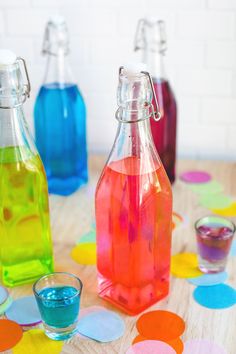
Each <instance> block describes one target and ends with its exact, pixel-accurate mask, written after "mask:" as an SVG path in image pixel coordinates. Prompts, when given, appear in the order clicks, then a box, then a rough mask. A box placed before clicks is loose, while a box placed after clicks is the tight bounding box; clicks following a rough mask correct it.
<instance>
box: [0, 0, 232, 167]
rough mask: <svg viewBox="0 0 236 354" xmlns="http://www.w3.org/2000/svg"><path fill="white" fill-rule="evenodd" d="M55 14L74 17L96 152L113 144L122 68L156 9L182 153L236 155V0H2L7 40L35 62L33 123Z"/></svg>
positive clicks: (78, 73) (76, 63)
mask: <svg viewBox="0 0 236 354" xmlns="http://www.w3.org/2000/svg"><path fill="white" fill-rule="evenodd" d="M55 13H60V14H62V15H63V16H65V18H66V20H67V23H68V27H69V31H70V36H71V57H70V59H71V60H70V61H71V66H72V69H73V72H74V77H75V80H76V82H77V83H78V85H79V87H80V89H81V91H82V93H83V96H84V98H85V101H86V104H87V110H88V117H87V127H88V132H87V133H88V134H87V135H88V145H89V151H90V152H108V151H109V150H110V148H111V145H112V142H113V140H114V135H115V132H116V127H117V123H116V120H115V118H114V112H115V109H116V87H117V79H118V67H119V66H120V65H122V64H123V63H124V62H128V61H130V60H131V59H133V55H134V54H133V41H134V34H135V29H136V24H137V20H138V19H139V18H141V17H144V16H147V15H151V16H155V17H157V18H158V19H163V20H165V21H166V25H167V31H168V33H167V34H168V47H169V50H168V53H167V55H168V58H167V62H168V67H167V72H168V73H169V78H170V82H171V84H172V87H173V88H174V90H175V94H176V97H177V100H178V109H179V115H178V119H179V121H178V154H179V156H181V157H194V158H214V159H232V160H234V159H236V0H146V1H145V0H136V1H134V0H0V46H1V47H6V48H9V49H12V50H14V51H15V52H16V54H17V55H20V56H23V57H24V58H25V59H26V60H27V64H28V67H29V72H30V77H31V82H32V95H31V99H30V101H28V102H27V103H26V104H25V110H26V116H27V120H28V122H29V125H30V127H31V129H33V119H32V108H33V104H34V99H35V95H36V93H37V90H38V88H39V86H40V84H41V82H42V79H43V75H44V70H45V59H44V58H43V57H42V56H41V53H40V51H41V47H42V38H43V33H44V27H45V24H46V21H47V19H48V18H49V16H50V15H52V14H55ZM137 60H138V57H137Z"/></svg>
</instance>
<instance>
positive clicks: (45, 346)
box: [13, 329, 63, 354]
mask: <svg viewBox="0 0 236 354" xmlns="http://www.w3.org/2000/svg"><path fill="white" fill-rule="evenodd" d="M62 347H63V342H62V341H56V340H51V339H49V338H48V337H47V336H46V335H45V333H44V331H43V330H41V329H31V330H29V331H27V332H24V335H23V338H22V340H21V341H20V342H19V343H18V344H17V345H16V347H15V348H14V349H13V354H28V353H30V354H36V353H37V354H59V353H61V351H62Z"/></svg>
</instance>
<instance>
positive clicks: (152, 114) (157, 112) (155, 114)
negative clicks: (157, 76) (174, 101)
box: [116, 66, 162, 123]
mask: <svg viewBox="0 0 236 354" xmlns="http://www.w3.org/2000/svg"><path fill="white" fill-rule="evenodd" d="M123 71H124V67H123V66H120V68H119V76H120V75H122V74H123ZM140 73H141V74H144V75H146V76H147V77H148V80H149V83H150V86H151V90H152V95H153V100H154V103H155V106H156V110H155V108H154V106H153V104H152V103H149V102H146V103H145V107H146V108H148V107H150V109H151V112H150V113H149V114H148V115H147V116H146V117H144V118H140V119H138V120H136V121H135V122H141V121H143V120H145V119H148V118H150V117H152V118H153V119H154V120H155V122H158V121H159V120H160V119H161V118H162V115H161V112H160V110H159V105H158V102H157V96H156V93H155V89H154V85H153V81H152V78H151V75H150V74H149V72H148V71H141V72H140ZM121 110H122V109H121V107H119V108H118V109H117V111H116V119H117V120H118V121H119V122H124V123H134V121H132V120H131V121H124V120H122V119H121V117H120V113H121ZM137 112H138V110H130V113H137Z"/></svg>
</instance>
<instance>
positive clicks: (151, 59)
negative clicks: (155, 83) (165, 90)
mask: <svg viewBox="0 0 236 354" xmlns="http://www.w3.org/2000/svg"><path fill="white" fill-rule="evenodd" d="M142 61H143V62H144V63H145V64H146V65H147V71H149V72H150V74H151V76H152V78H153V79H154V80H163V81H164V80H166V79H167V77H166V71H165V57H164V55H163V54H162V53H160V52H158V51H155V52H154V51H150V50H149V49H143V50H142Z"/></svg>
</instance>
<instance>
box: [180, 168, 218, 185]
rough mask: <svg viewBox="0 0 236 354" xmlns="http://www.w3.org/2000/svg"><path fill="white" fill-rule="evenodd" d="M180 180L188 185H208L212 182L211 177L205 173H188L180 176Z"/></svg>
mask: <svg viewBox="0 0 236 354" xmlns="http://www.w3.org/2000/svg"><path fill="white" fill-rule="evenodd" d="M180 179H181V180H182V181H184V182H187V183H206V182H209V181H210V180H211V175H210V174H209V173H207V172H204V171H187V172H184V173H182V174H181V175H180Z"/></svg>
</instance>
